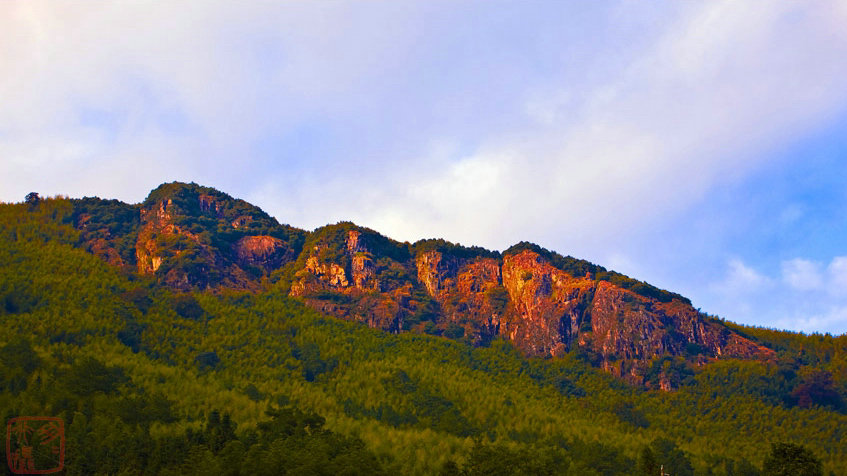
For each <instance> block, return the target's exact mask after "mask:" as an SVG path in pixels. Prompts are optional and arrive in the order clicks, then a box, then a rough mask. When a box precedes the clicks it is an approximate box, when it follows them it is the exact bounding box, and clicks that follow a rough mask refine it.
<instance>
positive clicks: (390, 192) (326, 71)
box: [0, 0, 847, 335]
mask: <svg viewBox="0 0 847 476" xmlns="http://www.w3.org/2000/svg"><path fill="white" fill-rule="evenodd" d="M844 25H847V1H844V0H842V1H815V0H808V1H802V2H799V1H798V2H792V1H786V2H753V1H751V2H740V1H721V0H715V1H689V2H676V1H668V2H662V1H656V2H646V3H645V2H638V1H634V0H623V1H592V2H584V1H573V2H571V1H564V0H555V1H497V0H494V1H449V2H448V1H439V0H435V1H431V0H427V1H412V0H405V1H403V2H389V1H364V0H363V1H326V2H267V1H239V2H214V1H182V0H176V1H172V2H157V1H126V2H66V1H61V0H57V1H49V2H42V1H37V0H36V1H33V0H27V1H5V2H0V71H2V72H3V74H2V75H0V201H4V202H20V201H22V200H23V198H24V196H25V195H26V194H27V193H28V192H31V191H35V192H38V193H39V194H41V195H42V196H53V195H57V194H62V195H69V196H71V197H83V196H98V197H101V198H117V199H120V200H123V201H125V202H129V203H138V202H141V201H143V200H144V198H145V197H146V196H147V194H148V193H149V192H150V190H152V189H153V188H155V187H156V186H158V185H159V184H161V183H164V182H171V181H175V180H179V181H185V182H196V183H199V184H202V185H207V186H212V187H215V188H218V189H219V190H221V191H224V192H226V193H229V194H230V195H232V196H234V197H237V198H243V199H245V200H247V201H249V202H251V203H253V204H255V205H257V206H259V207H261V208H262V209H263V210H265V211H266V212H268V213H270V214H271V215H272V216H274V217H276V218H277V219H278V220H279V221H280V222H282V223H289V224H291V225H294V226H297V227H301V228H305V229H310V230H311V229H314V228H316V227H319V226H322V225H325V224H327V223H335V222H338V221H341V220H352V221H354V222H355V223H357V224H359V225H362V226H367V227H370V228H373V229H375V230H378V231H380V232H381V233H383V234H385V235H386V236H389V237H391V238H394V239H397V240H401V241H410V242H414V241H416V240H418V239H422V238H434V237H438V238H444V239H447V240H449V241H453V242H457V243H461V244H464V245H479V246H484V247H486V248H489V249H495V250H504V249H506V248H508V247H509V246H511V245H512V244H515V243H517V242H519V241H531V242H534V243H537V244H539V245H541V246H543V247H545V248H548V249H551V250H555V251H557V252H559V253H561V254H563V255H571V256H575V257H578V258H583V259H588V260H589V261H592V262H594V263H597V264H600V265H603V266H605V267H607V268H610V269H614V270H616V271H619V272H622V273H625V274H627V275H629V276H632V277H634V278H637V279H641V280H645V281H648V282H650V283H652V284H654V285H657V286H659V287H662V288H665V289H669V290H672V291H675V292H679V293H681V294H683V295H685V296H688V297H689V298H691V300H692V302H693V304H694V306H695V307H697V308H700V309H701V310H702V311H703V312H707V313H709V314H712V315H718V316H720V317H723V318H726V319H728V320H732V321H735V322H740V323H743V324H748V325H756V326H765V327H771V328H778V329H789V330H795V331H802V332H806V333H812V332H820V333H831V334H834V335H836V334H842V333H845V332H847V239H845V237H847V134H845V132H847V28H845V27H844Z"/></svg>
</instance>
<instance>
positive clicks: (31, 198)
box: [25, 192, 41, 205]
mask: <svg viewBox="0 0 847 476" xmlns="http://www.w3.org/2000/svg"><path fill="white" fill-rule="evenodd" d="M25 200H26V203H27V204H29V205H38V202H40V201H41V197H39V196H38V194H37V193H36V192H29V193H28V194H26V199H25Z"/></svg>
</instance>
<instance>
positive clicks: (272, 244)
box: [235, 235, 291, 271]
mask: <svg viewBox="0 0 847 476" xmlns="http://www.w3.org/2000/svg"><path fill="white" fill-rule="evenodd" d="M287 251H288V248H287V247H286V246H285V242H284V241H282V240H280V239H279V238H274V237H273V236H267V235H259V236H245V237H244V238H241V239H240V240H238V241H237V242H236V243H235V255H236V256H237V257H238V263H239V264H241V265H248V266H258V267H260V268H262V269H264V270H265V271H273V270H275V269H277V268H279V267H281V266H282V264H283V263H284V262H285V261H290V260H291V258H290V257H288V258H289V259H288V260H286V254H287Z"/></svg>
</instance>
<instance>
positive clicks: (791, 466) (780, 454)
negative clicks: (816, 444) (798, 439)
mask: <svg viewBox="0 0 847 476" xmlns="http://www.w3.org/2000/svg"><path fill="white" fill-rule="evenodd" d="M762 473H763V474H767V475H769V476H823V468H822V466H821V462H820V460H819V459H817V458H816V457H815V455H814V454H813V453H812V452H811V451H809V450H807V449H806V448H805V447H804V446H802V445H795V444H793V443H774V444H773V445H771V454H769V455H768V457H767V459H765V465H764V467H763V468H762Z"/></svg>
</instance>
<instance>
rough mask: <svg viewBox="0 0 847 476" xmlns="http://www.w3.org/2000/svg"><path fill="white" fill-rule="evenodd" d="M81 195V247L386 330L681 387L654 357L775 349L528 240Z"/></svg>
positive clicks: (199, 189) (210, 198)
mask: <svg viewBox="0 0 847 476" xmlns="http://www.w3.org/2000/svg"><path fill="white" fill-rule="evenodd" d="M73 202H74V206H75V211H74V226H75V227H76V228H77V229H78V230H80V231H81V233H82V237H81V241H82V245H83V247H84V248H85V249H87V250H88V251H90V252H92V253H94V254H97V255H98V256H101V257H102V258H103V259H105V260H106V261H107V262H109V263H110V264H113V265H117V266H119V267H122V268H124V269H125V270H128V271H133V272H137V273H139V274H142V275H148V276H152V277H154V278H155V279H157V280H159V281H160V282H162V283H164V284H166V285H168V286H169V287H172V288H174V289H176V290H179V291H185V292H188V291H213V292H214V291H216V290H222V289H243V290H248V291H257V290H260V289H264V288H268V287H278V288H280V289H283V290H284V291H285V292H287V293H288V294H289V295H290V296H293V297H297V298H300V299H302V300H303V301H304V302H305V303H306V304H307V305H309V306H310V307H312V308H314V309H317V310H319V311H322V312H325V313H328V314H331V315H334V316H336V317H340V318H342V319H347V320H353V321H358V322H363V323H365V324H367V325H368V326H370V327H375V328H380V329H383V330H385V331H388V332H401V331H415V332H421V333H428V334H436V335H442V336H445V337H450V338H454V339H463V340H466V341H468V342H470V343H472V344H474V345H486V344H487V343H488V342H490V341H491V340H492V339H493V338H495V337H503V338H506V339H508V340H510V341H511V342H512V343H513V344H514V345H515V346H516V347H517V348H518V349H520V350H521V351H522V352H523V353H524V354H525V355H527V356H538V357H551V356H552V357H556V356H561V355H563V354H565V353H567V352H578V353H580V354H582V355H584V358H586V359H587V360H589V361H591V362H592V363H593V364H594V365H596V366H599V367H602V368H603V369H604V370H606V371H607V372H610V373H612V374H613V375H615V376H618V377H621V378H624V379H626V380H628V381H630V382H632V383H638V384H647V385H650V386H654V387H658V388H662V389H666V390H669V389H672V388H675V386H677V385H678V384H679V382H678V381H677V380H678V378H675V377H674V374H675V373H674V372H673V371H672V370H670V369H667V368H663V369H658V371H657V369H655V368H654V367H656V366H657V365H666V360H667V359H666V358H667V357H672V358H676V359H682V360H683V361H685V362H687V363H688V364H693V365H702V364H705V363H706V362H708V361H710V360H715V359H720V358H727V357H729V358H742V359H756V360H769V359H772V358H773V356H774V352H773V350H771V349H768V348H767V347H765V346H762V345H759V344H757V343H755V342H753V341H752V340H750V339H748V338H746V337H744V336H742V335H741V334H739V333H738V332H736V331H734V330H732V329H731V328H730V327H728V326H725V325H723V324H722V323H721V322H719V321H717V320H715V319H713V318H709V317H708V316H706V315H705V314H702V313H701V312H699V310H696V309H694V308H693V307H692V305H691V302H690V300H688V299H687V298H685V297H683V296H681V295H679V294H676V293H672V292H669V291H666V290H662V289H659V288H656V287H655V286H652V285H650V284H648V283H644V282H641V281H638V280H635V279H632V278H629V277H627V276H625V275H622V274H620V273H616V272H614V271H609V270H607V269H606V268H604V267H602V266H599V265H596V264H593V263H590V262H588V261H585V260H580V259H577V258H573V257H570V256H562V255H560V254H558V253H556V252H553V251H549V250H546V249H544V248H542V247H540V246H538V245H535V244H533V243H529V242H520V243H518V244H516V245H513V246H511V247H510V248H508V249H506V250H504V251H502V252H499V251H491V250H486V249H484V248H481V247H465V246H461V245H458V244H454V243H450V242H448V241H445V240H442V239H428V240H419V241H416V242H415V243H408V242H405V243H401V242H398V241H395V240H392V239H390V238H387V237H385V236H383V235H381V234H380V233H378V232H377V231H375V230H372V229H369V228H366V227H361V226H357V225H355V224H353V223H352V222H340V223H337V224H334V225H326V226H323V227H319V228H317V229H315V230H313V231H311V232H309V231H305V230H302V229H299V228H296V227H293V226H290V225H287V224H280V223H279V222H278V221H277V220H276V219H275V218H273V217H271V216H270V215H268V214H267V213H265V212H264V211H262V210H261V209H260V208H259V207H256V206H254V205H251V204H249V203H248V202H246V201H244V200H240V199H235V198H233V197H231V196H230V195H228V194H226V193H223V192H220V191H218V190H216V189H214V188H211V187H204V186H200V185H197V184H195V183H182V182H172V183H166V184H162V185H160V186H159V187H157V188H156V189H154V190H153V191H151V192H150V194H149V195H148V197H147V198H146V199H145V200H144V201H143V202H142V203H140V204H135V205H129V204H124V203H122V202H118V201H114V200H102V199H97V198H88V197H86V198H83V199H78V200H73ZM133 248H134V249H133ZM133 251H134V252H133ZM651 375H652V377H650V376H651Z"/></svg>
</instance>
